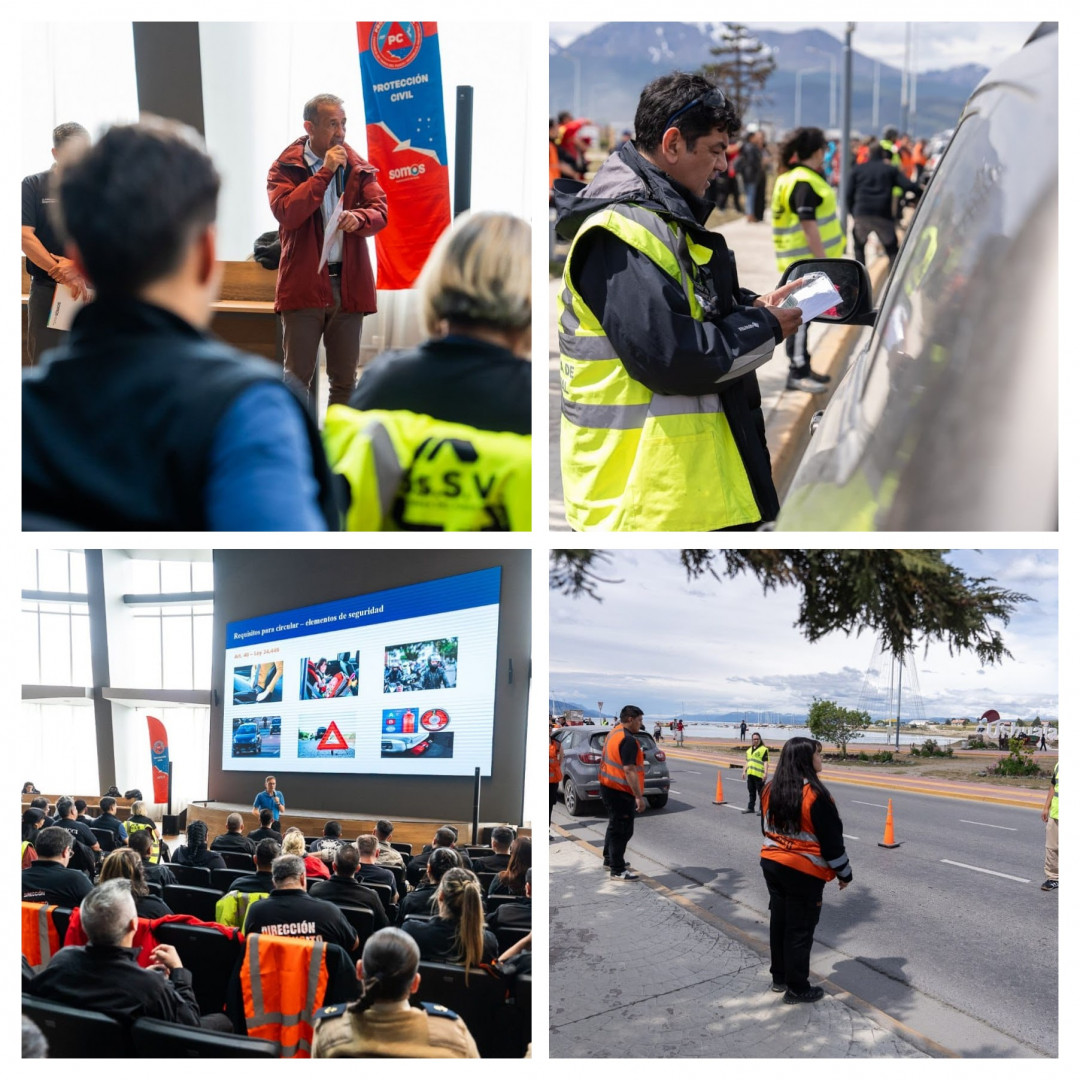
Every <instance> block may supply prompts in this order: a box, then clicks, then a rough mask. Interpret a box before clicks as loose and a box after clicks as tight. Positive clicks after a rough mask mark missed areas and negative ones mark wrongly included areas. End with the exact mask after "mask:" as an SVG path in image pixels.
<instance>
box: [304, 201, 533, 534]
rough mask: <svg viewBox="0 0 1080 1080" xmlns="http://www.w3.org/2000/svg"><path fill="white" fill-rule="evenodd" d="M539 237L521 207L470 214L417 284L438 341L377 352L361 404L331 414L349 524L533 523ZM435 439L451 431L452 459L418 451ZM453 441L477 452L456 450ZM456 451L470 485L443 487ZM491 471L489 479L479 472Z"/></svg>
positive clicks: (331, 444) (330, 444) (329, 441)
mask: <svg viewBox="0 0 1080 1080" xmlns="http://www.w3.org/2000/svg"><path fill="white" fill-rule="evenodd" d="M530 240H531V230H530V228H529V226H528V225H527V224H526V223H525V222H524V221H521V220H520V219H518V218H515V217H512V216H511V215H509V214H501V213H474V214H469V215H466V216H463V217H460V218H458V219H457V221H455V222H454V224H453V225H452V226H451V227H450V228H449V229H448V230H447V231H446V232H445V233H444V234H443V236H442V237H441V238H440V240H439V242H438V243H437V244H436V245H435V248H434V249H433V250H432V253H431V256H430V258H429V259H428V262H427V265H426V266H425V267H424V272H423V274H422V275H421V278H420V280H419V282H418V286H417V287H418V289H419V292H420V295H421V299H422V303H423V306H424V319H425V322H426V324H427V330H428V333H429V334H430V335H431V337H430V339H429V340H428V341H426V342H424V343H423V344H422V345H420V346H418V347H416V348H413V349H405V350H395V351H391V352H388V353H384V354H383V355H381V356H378V357H376V358H375V359H374V360H373V361H372V362H371V363H370V364H368V365H367V367H366V368H365V370H364V373H363V375H362V376H361V378H360V382H359V384H358V385H357V388H356V390H355V391H354V393H353V395H352V397H351V398H350V399H349V405H348V406H343V405H335V406H332V407H331V409H330V411H329V412H328V413H327V416H326V424H325V427H324V429H323V441H324V443H325V445H326V449H327V456H328V457H329V459H330V464H331V467H332V468H333V469H334V470H335V471H337V472H340V473H341V474H342V475H343V476H344V477H345V478H346V480H348V482H349V487H350V489H351V495H352V501H351V506H350V507H349V510H348V511H347V516H346V522H347V527H348V528H350V529H382V528H396V529H432V528H434V529H445V530H462V529H466V530H475V529H502V530H506V529H528V528H529V527H530V521H531V518H530V510H531V490H530V464H531V462H530V438H529V436H530V431H531V413H532V409H531V401H532V394H531V390H530V386H531V380H532V375H531V370H530V369H531V365H530V364H529V362H528V360H527V359H525V357H527V356H528V353H529V346H530V334H531V330H530V327H531V322H532V284H531V281H532V274H531V265H530ZM374 431H379V432H380V435H381V438H380V439H379V441H376V439H375V437H374V436H373V434H372V433H373V432H374ZM432 438H439V439H440V440H445V441H446V447H447V450H446V452H447V453H448V454H450V455H451V456H449V457H447V458H446V461H445V462H444V461H443V457H442V455H440V454H436V452H435V451H432V452H431V453H430V454H424V455H421V454H419V453H417V451H418V448H419V446H420V444H421V443H423V442H424V441H425V440H430V439H432ZM451 440H453V441H455V442H464V443H465V444H466V445H467V446H468V447H469V449H470V451H472V453H471V454H470V455H469V456H468V457H467V458H466V457H465V456H463V455H461V454H460V453H455V451H454V450H453V449H452V448H451V447H450V441H451ZM439 445H440V446H441V445H443V443H442V442H440V444H439ZM376 461H378V466H379V468H378V472H379V481H380V482H379V484H378V485H376V484H374V483H373V482H372V480H371V473H372V471H373V470H374V469H375V467H376V466H375V462H376ZM451 461H452V462H453V466H452V467H453V468H454V469H455V470H456V471H457V472H458V473H460V474H461V477H462V483H461V484H460V485H458V487H457V490H455V491H454V492H453V493H452V496H453V497H451V498H448V497H447V496H446V494H445V492H444V490H443V489H444V485H442V484H439V485H438V494H437V495H436V494H434V492H433V490H432V480H433V479H434V476H435V475H438V476H440V477H441V475H442V472H443V471H444V468H445V467H447V466H448V465H449V463H450V462H451ZM387 473H389V474H390V475H392V476H393V478H394V479H395V480H397V481H398V486H397V491H396V496H395V498H394V499H393V503H392V505H390V506H387V505H386V504H385V502H384V500H383V499H382V498H372V495H373V493H377V492H381V490H382V487H383V481H384V479H385V476H386V474H387ZM480 476H483V477H484V478H485V480H486V484H485V485H484V486H483V487H481V486H480V485H479V484H477V483H473V482H472V481H474V480H479V478H480Z"/></svg>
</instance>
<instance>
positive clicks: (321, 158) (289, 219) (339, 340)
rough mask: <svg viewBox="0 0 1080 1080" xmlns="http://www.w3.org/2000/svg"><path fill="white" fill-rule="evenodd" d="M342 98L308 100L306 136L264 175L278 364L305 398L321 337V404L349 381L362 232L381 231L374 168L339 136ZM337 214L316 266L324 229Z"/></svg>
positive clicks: (367, 282) (334, 401) (362, 271)
mask: <svg viewBox="0 0 1080 1080" xmlns="http://www.w3.org/2000/svg"><path fill="white" fill-rule="evenodd" d="M343 104H344V102H343V101H342V99H341V98H339V97H337V96H335V95H334V94H317V95H316V96H315V97H313V98H312V99H311V100H310V101H308V102H307V104H305V105H304V131H305V132H306V134H304V135H302V136H301V137H300V138H298V139H295V140H294V141H293V142H291V143H289V145H288V146H287V147H286V148H285V149H284V150H283V151H282V152H281V153H280V154H279V155H278V158H277V160H276V161H275V162H274V163H273V165H271V166H270V173H269V175H268V176H267V178H266V190H267V194H268V195H269V198H270V210H271V212H272V213H273V215H274V217H275V218H277V220H278V224H279V226H280V228H279V230H278V231H279V233H280V236H281V262H280V265H279V267H278V275H277V289H276V291H275V293H274V310H275V311H276V312H278V314H279V315H280V317H281V328H282V341H283V345H284V349H285V370H286V371H287V372H288V373H289V374H291V375H293V376H294V377H295V378H296V379H297V380H299V382H300V384H301V385H302V386H303V387H304V389H305V391H306V392H307V393H308V394H310V392H311V381H312V377H313V375H314V374H315V363H316V360H317V358H318V352H319V341H320V340H322V343H323V345H324V347H325V349H326V374H327V378H328V379H329V381H330V404H331V405H344V404H345V403H346V402H347V401H348V400H349V395H350V394H351V393H352V392H353V389H354V388H355V387H356V372H357V367H358V365H359V363H360V329H361V326H362V325H363V322H364V316H365V315H370V314H372V313H373V312H374V311H375V278H374V275H373V274H372V272H371V260H370V258H369V257H368V249H367V237H369V236H374V235H375V234H376V233H377V232H379V231H380V230H381V229H384V228H386V193H385V192H384V191H383V189H382V188H381V187H380V186H379V183H378V181H377V180H376V179H375V176H376V172H377V170H376V169H375V168H374V167H373V166H372V165H370V164H369V163H368V162H367V161H365V160H364V159H363V158H362V157H361V156H360V155H359V154H358V153H357V152H356V151H355V150H354V149H353V148H352V147H351V146H349V145H348V144H347V143H346V142H345V124H346V118H345V110H344V109H343V108H342V106H343ZM339 203H340V207H339V205H338V204H339ZM339 210H340V216H339V217H338V220H337V229H336V231H335V233H334V236H333V239H332V240H331V241H330V248H329V252H328V255H327V261H326V263H325V264H324V265H323V266H322V267H321V269H320V256H321V254H322V250H323V245H324V233H325V230H326V228H327V226H328V225H329V224H330V222H331V219H332V218H333V216H334V214H335V213H336V212H338V211H339Z"/></svg>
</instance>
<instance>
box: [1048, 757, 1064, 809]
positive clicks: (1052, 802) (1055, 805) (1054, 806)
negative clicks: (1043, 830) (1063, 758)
mask: <svg viewBox="0 0 1080 1080" xmlns="http://www.w3.org/2000/svg"><path fill="white" fill-rule="evenodd" d="M1060 764H1061V762H1058V765H1060ZM1050 817H1052V818H1053V819H1054V820H1055V821H1057V820H1058V766H1057V765H1055V766H1054V797H1053V798H1052V799H1051V800H1050Z"/></svg>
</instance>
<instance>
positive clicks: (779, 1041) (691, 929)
mask: <svg viewBox="0 0 1080 1080" xmlns="http://www.w3.org/2000/svg"><path fill="white" fill-rule="evenodd" d="M556 832H557V833H558V834H559V839H557V840H556V842H554V843H552V844H550V845H549V852H550V856H551V860H550V872H549V880H550V888H551V918H550V924H551V954H550V960H551V974H550V990H549V997H550V1025H551V1030H550V1054H551V1057H552V1058H559V1057H619V1058H631V1057H649V1058H672V1057H679V1058H692V1057H709V1058H778V1057H814V1058H853V1057H854V1058H868V1057H873V1058H916V1057H929V1056H935V1057H936V1056H942V1055H944V1054H945V1053H946V1052H944V1051H943V1050H942V1048H940V1047H937V1046H935V1045H934V1044H933V1043H922V1044H920V1040H919V1038H918V1036H916V1035H915V1034H914V1033H913V1032H906V1034H907V1039H908V1041H905V1039H903V1038H901V1037H900V1036H899V1035H898V1034H897V1032H898V1031H899V1030H902V1025H899V1024H897V1022H896V1021H892V1020H891V1019H890V1018H888V1017H886V1016H885V1015H884V1014H882V1013H880V1012H878V1011H877V1010H876V1009H874V1008H873V1007H872V1006H869V1005H867V1004H866V1003H865V1002H861V1001H859V1000H858V999H857V998H854V997H852V996H851V995H849V994H847V993H845V992H843V991H841V990H839V988H837V987H833V986H831V985H830V984H829V983H828V981H827V980H821V979H820V978H817V977H814V976H813V972H811V977H812V979H813V981H814V982H821V983H822V985H824V987H825V989H826V996H825V997H824V998H823V999H822V1000H821V1001H819V1002H817V1003H816V1004H814V1005H784V1004H782V1003H781V1000H780V998H781V995H779V994H774V993H772V991H770V989H769V984H770V977H769V958H768V949H767V947H766V946H764V945H763V944H759V943H758V942H757V941H756V940H755V939H752V938H750V937H749V936H748V935H745V934H743V933H742V932H741V931H739V930H738V929H736V928H735V927H730V926H727V925H726V924H724V923H723V922H722V921H721V920H720V919H718V918H716V917H715V916H713V915H711V914H710V913H709V912H706V911H704V910H703V909H700V908H698V907H697V906H696V905H694V904H693V903H692V902H691V901H688V900H686V899H685V898H682V897H679V896H677V895H676V894H674V893H672V892H670V891H669V890H668V889H666V888H665V887H664V886H662V885H660V884H659V883H657V882H654V881H651V879H649V878H647V877H645V876H643V877H642V878H641V880H640V881H612V880H611V879H610V878H609V876H608V873H607V871H606V870H604V869H603V867H602V866H601V862H600V854H601V853H600V851H599V850H598V849H597V848H596V847H594V846H593V845H591V844H586V843H584V842H581V841H577V840H575V839H573V838H571V837H570V835H569V834H568V833H566V832H564V831H563V830H561V829H556ZM765 938H767V930H765V931H764V936H763V939H762V940H763V941H764V939H765ZM948 1056H951V1055H948Z"/></svg>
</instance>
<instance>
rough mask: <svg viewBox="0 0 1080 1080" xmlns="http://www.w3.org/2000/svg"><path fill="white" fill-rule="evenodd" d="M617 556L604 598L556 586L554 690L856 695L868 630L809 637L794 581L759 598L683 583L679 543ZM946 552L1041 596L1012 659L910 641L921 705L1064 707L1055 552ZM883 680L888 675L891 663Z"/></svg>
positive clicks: (774, 702)
mask: <svg viewBox="0 0 1080 1080" xmlns="http://www.w3.org/2000/svg"><path fill="white" fill-rule="evenodd" d="M610 554H611V556H612V561H611V562H610V563H609V564H607V565H606V567H605V568H604V569H603V570H602V571H601V574H602V576H603V577H606V578H609V579H613V580H618V582H619V583H617V584H606V585H603V586H602V587H601V594H600V595H601V596H602V598H603V602H602V603H597V602H596V601H595V600H592V599H590V598H588V597H582V598H579V599H576V600H571V599H568V598H567V597H565V596H562V595H561V594H558V593H554V592H553V593H552V594H551V616H550V627H551V631H550V634H551V638H550V649H551V651H550V667H551V692H552V693H553V694H554V695H555V696H556V697H558V698H560V699H561V700H563V701H573V702H576V703H578V704H582V705H585V706H587V707H590V708H592V707H595V705H596V702H597V701H603V702H604V709H605V711H607V710H609V709H610V710H612V711H614V710H615V709H617V708H618V707H620V706H622V705H625V704H627V703H628V702H633V703H635V704H637V705H640V706H641V708H643V709H644V710H645V711H646V713H649V714H659V715H666V716H668V717H670V716H673V715H676V714H677V713H679V712H684V713H694V712H704V711H717V712H727V711H729V710H742V709H746V710H751V711H762V710H765V711H775V712H791V713H804V712H805V710H806V708H807V707H808V705H809V703H810V701H811V699H812V697H813V696H814V695H815V694H816V695H818V696H819V697H827V698H832V699H834V700H836V701H839V702H840V703H841V704H844V705H848V706H849V707H856V706H858V705H859V697H860V692H861V691H862V689H863V684H864V680H865V677H866V672H867V669H868V668H869V667H870V666H871V659H872V657H873V654H874V640H873V638H872V637H871V636H870V635H869V634H868V633H863V634H862V635H860V636H854V635H853V636H851V637H846V636H845V635H843V634H840V633H837V634H832V635H830V636H829V637H827V638H824V639H822V640H821V641H819V642H817V643H815V644H813V645H811V644H810V643H809V642H807V641H806V639H805V638H804V637H803V636H802V634H801V633H800V632H799V631H798V630H797V629H795V627H794V625H793V624H794V622H795V619H796V617H797V613H798V601H799V595H800V593H799V590H798V589H797V588H790V589H786V590H782V591H779V592H773V593H770V594H769V595H768V596H763V595H762V592H761V587H760V586H759V585H758V584H757V582H756V579H753V578H752V577H749V576H745V575H744V576H740V577H737V578H735V579H731V580H729V579H727V578H724V579H723V580H722V581H715V580H714V579H713V578H711V577H709V576H707V575H706V577H704V578H699V579H698V580H697V581H694V582H688V581H687V579H686V574H685V572H684V571H683V569H682V567H681V566H680V565H679V562H678V552H676V551H621V552H611V553H610ZM947 558H948V559H949V561H950V562H952V563H953V564H954V565H955V566H957V567H959V568H960V569H962V570H963V571H964V572H965V573H966V574H968V575H969V576H973V577H987V578H991V579H993V581H994V582H995V583H996V584H997V585H999V586H1001V587H1003V588H1008V589H1012V590H1014V591H1016V592H1021V593H1026V594H1027V595H1028V596H1031V597H1033V598H1034V599H1033V602H1031V603H1028V604H1022V605H1020V606H1019V609H1018V611H1017V612H1016V614H1015V615H1014V616H1013V619H1012V621H1011V622H1010V623H1009V625H1008V626H1007V627H1005V628H1004V631H1003V635H1004V639H1005V644H1006V647H1007V648H1008V649H1009V651H1010V652H1011V653H1012V654H1013V659H1012V660H1008V659H1006V660H1005V661H1004V662H1003V663H1002V664H1000V665H996V666H994V667H989V668H983V667H981V666H980V664H979V662H978V661H977V659H976V658H975V657H974V656H973V655H968V654H964V655H960V656H953V657H950V656H949V653H948V649H947V648H945V647H944V646H942V645H933V646H931V647H930V649H929V651H928V652H926V653H925V654H924V651H923V649H922V648H918V649H917V650H916V655H915V662H916V668H917V679H918V685H919V688H920V691H921V696H922V700H923V703H924V714H923V715H925V716H927V717H932V716H946V717H948V716H971V717H977V716H980V715H981V714H982V713H983V712H984V711H985V710H987V709H991V708H994V709H997V710H998V711H999V712H1000V713H1001V714H1002V716H1005V717H1020V718H1022V719H1030V718H1032V717H1034V716H1035V715H1036V714H1038V715H1041V716H1043V717H1047V716H1053V717H1056V716H1057V715H1058V700H1057V698H1058V691H1057V687H1058V642H1057V616H1058V568H1057V552H1056V551H982V552H976V551H953V552H951V553H950V554H949V555H948V556H947ZM881 679H882V680H883V681H884V682H886V683H887V681H888V674H887V672H886V674H884V675H883V676H882V677H881ZM908 679H909V676H908V675H905V685H906V680H908ZM871 712H873V710H872V709H871ZM904 712H905V714H907V711H906V710H904ZM908 715H910V714H908Z"/></svg>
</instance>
